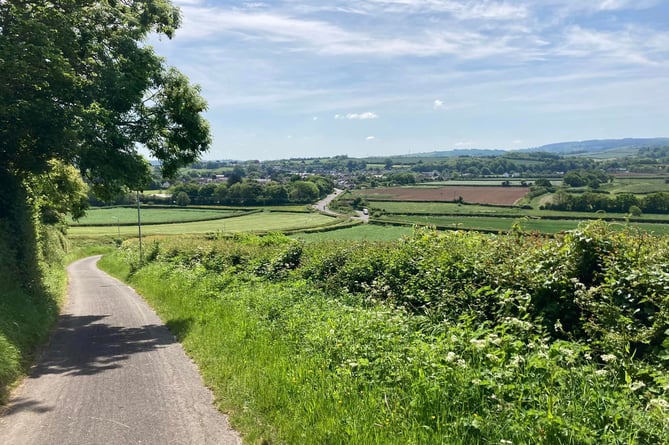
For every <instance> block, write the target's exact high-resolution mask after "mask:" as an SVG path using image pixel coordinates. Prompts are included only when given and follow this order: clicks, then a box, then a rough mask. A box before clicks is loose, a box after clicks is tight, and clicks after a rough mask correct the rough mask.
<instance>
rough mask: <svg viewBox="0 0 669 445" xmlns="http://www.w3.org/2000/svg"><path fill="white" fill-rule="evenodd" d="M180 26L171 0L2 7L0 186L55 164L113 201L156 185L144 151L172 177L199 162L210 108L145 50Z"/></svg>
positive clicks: (55, 0)
mask: <svg viewBox="0 0 669 445" xmlns="http://www.w3.org/2000/svg"><path fill="white" fill-rule="evenodd" d="M179 22H180V18H179V11H178V9H176V8H175V7H173V6H172V5H171V4H170V2H169V1H168V0H102V1H97V0H96V1H93V0H51V1H48V0H47V1H34V0H0V183H2V184H5V183H14V185H16V184H17V183H21V182H22V181H25V179H26V178H29V177H31V176H32V177H34V176H35V175H42V174H48V173H49V172H50V171H51V170H52V167H53V165H58V164H54V163H53V161H54V160H55V161H58V162H61V163H64V164H66V165H73V166H75V167H76V168H78V169H79V171H80V172H81V174H82V175H83V177H84V178H86V179H87V180H88V182H89V184H90V185H91V187H93V189H94V191H95V192H96V193H97V194H98V195H100V196H103V197H109V196H112V195H114V194H115V193H118V192H119V191H120V190H122V189H123V188H124V187H130V188H132V189H141V188H142V187H143V186H144V184H146V183H147V181H148V180H149V178H150V170H149V167H148V164H147V162H146V161H145V160H144V159H143V157H142V156H140V154H139V152H138V147H140V146H143V147H145V148H146V149H147V150H148V151H149V152H150V153H151V154H152V156H153V157H155V158H157V159H159V160H161V161H162V168H163V173H164V174H165V175H167V176H169V175H171V174H173V173H174V172H175V171H176V170H177V169H178V168H179V167H180V166H181V165H183V164H186V163H190V162H193V161H194V160H196V159H197V158H198V156H199V155H200V154H201V153H203V152H204V151H206V150H207V149H208V146H209V143H210V136H209V128H208V125H207V122H206V121H205V120H204V119H203V118H202V116H201V112H202V111H204V110H205V109H206V103H205V102H204V100H203V99H202V98H201V97H200V94H199V88H198V87H196V86H192V85H190V84H189V81H188V79H187V78H186V77H185V76H184V75H183V74H181V73H179V72H178V71H176V70H175V69H172V68H169V67H167V66H166V65H165V63H164V60H163V59H162V58H160V57H159V56H158V55H156V53H155V52H154V50H153V48H151V47H150V46H148V45H147V44H146V39H147V37H148V36H149V35H150V34H152V33H157V34H162V35H165V36H167V37H172V35H173V33H174V31H175V30H176V28H177V27H178V26H179ZM4 204H6V203H3V205H4ZM5 207H6V206H5ZM0 213H2V212H1V211H0ZM0 216H2V215H1V214H0Z"/></svg>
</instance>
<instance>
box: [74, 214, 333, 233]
mask: <svg viewBox="0 0 669 445" xmlns="http://www.w3.org/2000/svg"><path fill="white" fill-rule="evenodd" d="M338 222H339V220H337V219H336V218H332V217H329V216H324V215H321V214H318V213H291V212H258V213H253V214H250V215H242V216H235V217H230V218H225V219H216V220H210V221H197V222H187V223H175V224H152V225H147V226H142V234H144V235H181V234H187V233H216V232H219V233H235V232H275V231H284V230H297V229H306V228H312V227H320V226H327V225H331V224H337V223H338ZM119 233H120V236H121V238H128V237H132V236H137V227H135V226H119V227H114V226H103V227H100V226H72V227H70V228H69V229H68V236H70V237H71V238H77V237H95V236H112V237H113V236H117V235H118V234H119Z"/></svg>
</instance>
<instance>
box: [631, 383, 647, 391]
mask: <svg viewBox="0 0 669 445" xmlns="http://www.w3.org/2000/svg"><path fill="white" fill-rule="evenodd" d="M644 386H646V384H645V383H644V382H641V381H639V380H637V381H635V382H632V384H631V385H630V390H632V392H634V391H637V390H639V389H641V388H643V387H644Z"/></svg>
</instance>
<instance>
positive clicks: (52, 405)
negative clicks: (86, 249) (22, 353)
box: [0, 257, 241, 445]
mask: <svg viewBox="0 0 669 445" xmlns="http://www.w3.org/2000/svg"><path fill="white" fill-rule="evenodd" d="M98 258H99V257H91V258H86V259H84V260H81V261H78V262H76V263H73V264H72V265H71V266H70V267H69V269H68V272H69V274H70V289H69V302H68V304H67V306H66V308H65V312H64V314H63V315H62V318H61V321H60V323H59V326H58V328H57V330H56V332H55V334H54V336H53V338H52V341H51V344H50V345H49V347H48V349H47V350H46V351H45V352H44V354H43V356H42V358H41V359H40V360H39V361H38V363H37V364H36V366H35V367H34V368H33V370H32V372H31V374H30V376H29V378H27V379H26V381H25V382H24V383H23V384H22V386H21V387H19V388H18V390H17V391H16V392H15V394H14V395H13V397H12V400H11V401H10V404H9V406H8V409H7V410H6V411H5V413H4V415H3V416H1V417H0V444H3V445H10V444H16V445H28V444H29V445H46V444H49V445H52V444H67V445H78V444H81V445H83V444H86V445H94V444H105V445H107V444H109V445H125V444H156V445H158V444H160V445H164V444H198V445H199V444H224V445H229V444H241V440H240V438H239V435H238V434H237V433H235V432H234V431H232V430H231V429H230V428H229V426H228V423H227V418H226V417H225V416H224V415H222V414H220V413H219V412H218V411H216V410H215V408H214V407H213V405H212V395H211V393H210V392H209V390H207V389H206V388H204V386H203V385H202V381H201V379H200V376H199V374H198V372H197V369H196V367H195V365H194V364H193V363H192V362H191V361H190V360H189V359H188V357H186V355H185V354H184V352H183V350H182V348H181V346H180V345H179V344H178V343H176V342H175V340H174V337H173V336H172V335H171V334H170V332H169V331H168V330H167V328H166V327H165V326H164V325H163V324H162V323H161V321H160V319H159V318H158V317H157V316H156V315H155V313H154V312H153V311H152V310H151V309H150V308H149V307H148V306H147V305H146V304H145V303H144V302H143V301H142V299H141V298H140V297H138V296H137V294H135V293H134V292H133V291H132V289H130V288H129V287H128V286H126V285H124V284H122V283H120V282H119V281H116V280H114V279H113V278H111V277H109V276H108V275H105V274H104V273H102V272H100V271H99V270H98V269H97V268H96V267H95V263H96V262H97V260H98Z"/></svg>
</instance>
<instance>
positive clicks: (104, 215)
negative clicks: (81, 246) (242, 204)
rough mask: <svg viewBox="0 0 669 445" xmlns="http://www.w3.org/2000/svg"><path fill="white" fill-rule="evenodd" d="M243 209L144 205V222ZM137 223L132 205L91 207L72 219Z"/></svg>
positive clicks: (190, 218)
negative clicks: (80, 216) (154, 206)
mask: <svg viewBox="0 0 669 445" xmlns="http://www.w3.org/2000/svg"><path fill="white" fill-rule="evenodd" d="M241 213H243V211H241V210H228V209H211V210H206V209H188V208H151V207H142V208H141V215H142V224H169V223H179V222H193V221H206V220H212V219H221V218H226V217H229V216H233V215H235V214H241ZM116 224H120V225H124V224H125V225H130V224H135V225H136V224H137V209H136V208H132V207H102V208H93V209H90V210H89V211H88V212H87V213H86V216H84V217H83V218H81V219H80V220H79V221H71V222H70V225H72V226H98V225H110V226H111V225H114V226H115V225H116Z"/></svg>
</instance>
